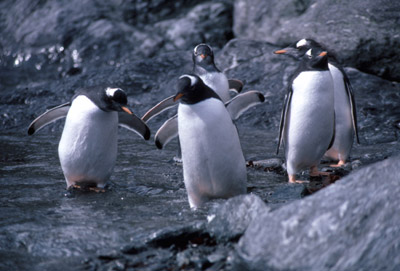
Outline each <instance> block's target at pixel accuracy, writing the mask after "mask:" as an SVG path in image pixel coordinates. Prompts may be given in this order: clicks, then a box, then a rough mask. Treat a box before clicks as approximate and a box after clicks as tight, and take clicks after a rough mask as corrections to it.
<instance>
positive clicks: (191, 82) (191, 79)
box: [179, 74, 198, 86]
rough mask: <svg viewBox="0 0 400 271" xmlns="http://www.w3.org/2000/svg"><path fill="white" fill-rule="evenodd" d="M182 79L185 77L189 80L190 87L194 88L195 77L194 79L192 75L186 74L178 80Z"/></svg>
mask: <svg viewBox="0 0 400 271" xmlns="http://www.w3.org/2000/svg"><path fill="white" fill-rule="evenodd" d="M183 77H187V78H189V79H190V86H194V85H195V84H196V83H197V80H198V79H197V77H194V76H193V75H188V74H184V75H182V76H181V77H179V79H181V78H183Z"/></svg>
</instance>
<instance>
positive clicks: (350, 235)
mask: <svg viewBox="0 0 400 271" xmlns="http://www.w3.org/2000/svg"><path fill="white" fill-rule="evenodd" d="M399 163H400V156H397V157H393V158H390V159H387V160H384V161H382V162H379V163H376V164H374V165H372V166H369V167H365V168H363V169H360V170H358V171H356V172H354V173H352V174H350V175H348V176H347V177H345V178H343V179H341V180H340V181H339V182H337V183H335V184H333V185H331V186H329V187H328V188H326V189H324V190H321V191H320V192H318V193H316V194H314V195H313V196H310V197H307V198H305V199H303V200H301V201H295V202H293V203H291V204H288V205H286V206H284V207H282V208H280V209H277V210H276V211H273V212H264V213H261V214H260V215H259V216H257V217H256V218H255V219H254V220H253V221H252V222H251V223H250V225H249V227H248V229H247V230H246V232H245V234H244V236H243V237H242V238H241V239H240V242H239V244H238V246H237V250H236V252H237V254H236V258H235V269H236V270H244V269H245V270H266V269H268V270H398V269H399V268H400V246H399V244H400V225H399V221H400V207H399V206H400V202H399V193H400V186H399V185H398V176H399V175H400V169H399Z"/></svg>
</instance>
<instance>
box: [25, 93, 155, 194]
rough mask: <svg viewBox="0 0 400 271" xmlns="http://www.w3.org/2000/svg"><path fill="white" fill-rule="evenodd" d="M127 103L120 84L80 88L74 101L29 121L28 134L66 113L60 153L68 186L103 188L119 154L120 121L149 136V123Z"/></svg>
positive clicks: (134, 130)
mask: <svg viewBox="0 0 400 271" xmlns="http://www.w3.org/2000/svg"><path fill="white" fill-rule="evenodd" d="M126 105H127V96H126V94H125V92H124V91H123V90H122V89H120V88H109V87H108V88H104V87H101V86H95V87H88V88H81V89H79V90H78V91H77V93H76V95H74V97H73V98H72V101H71V102H68V103H65V104H62V105H59V106H57V107H55V108H52V109H50V110H48V111H46V112H45V113H43V114H42V115H40V116H39V117H38V118H36V119H35V120H34V121H33V122H32V123H31V124H30V125H29V128H28V134H29V135H33V134H34V133H35V132H37V131H38V130H40V129H41V128H43V127H44V126H46V125H47V124H49V123H51V122H54V121H56V120H58V119H60V118H64V117H66V121H65V125H64V129H63V132H62V135H61V139H60V142H59V145H58V155H59V159H60V164H61V168H62V171H63V173H64V177H65V181H66V183H67V189H68V188H71V187H76V188H84V189H86V188H90V189H91V188H94V189H102V188H104V186H105V184H106V182H107V180H108V179H109V178H110V176H111V174H112V171H113V168H114V165H115V161H116V158H117V134H118V125H120V126H122V127H124V128H127V129H129V130H131V131H133V132H135V133H137V134H139V135H140V136H142V137H143V138H144V139H145V140H148V139H149V138H150V130H149V128H148V127H147V125H146V124H145V123H144V122H143V121H142V120H141V119H139V118H138V117H136V116H135V115H134V114H133V113H132V111H131V110H130V109H129V108H128V107H127V106H126Z"/></svg>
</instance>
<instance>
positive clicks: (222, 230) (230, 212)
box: [207, 195, 269, 242]
mask: <svg viewBox="0 0 400 271" xmlns="http://www.w3.org/2000/svg"><path fill="white" fill-rule="evenodd" d="M264 212H269V207H267V206H266V204H265V203H264V201H262V200H261V199H260V198H259V197H257V196H255V195H243V196H237V197H234V198H232V199H229V200H227V201H226V202H224V203H223V204H221V205H218V206H217V207H214V209H213V210H212V211H210V214H209V215H208V220H209V221H208V225H207V228H208V231H209V232H210V233H211V235H212V236H213V237H215V238H216V239H217V240H218V241H219V242H226V241H230V240H235V239H237V238H239V237H240V236H241V235H242V234H243V233H244V231H245V230H246V229H247V227H248V225H249V224H250V223H251V221H253V219H255V218H256V217H258V216H260V215H261V213H264Z"/></svg>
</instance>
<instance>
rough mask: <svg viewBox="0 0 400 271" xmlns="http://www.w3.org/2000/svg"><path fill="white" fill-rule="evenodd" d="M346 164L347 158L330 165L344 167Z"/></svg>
mask: <svg viewBox="0 0 400 271" xmlns="http://www.w3.org/2000/svg"><path fill="white" fill-rule="evenodd" d="M345 164H346V161H345V160H339V162H338V163H337V164H334V165H329V166H330V167H342V166H344V165H345Z"/></svg>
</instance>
